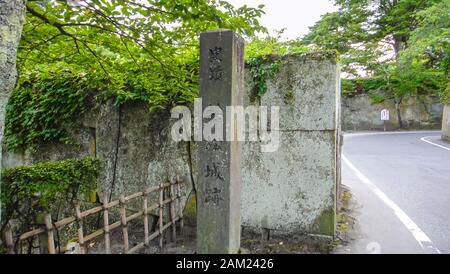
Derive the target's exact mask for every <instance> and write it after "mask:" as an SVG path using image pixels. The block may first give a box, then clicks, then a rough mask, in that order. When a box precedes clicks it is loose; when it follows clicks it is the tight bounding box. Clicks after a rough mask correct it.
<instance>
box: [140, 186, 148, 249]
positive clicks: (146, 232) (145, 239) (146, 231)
mask: <svg viewBox="0 0 450 274" xmlns="http://www.w3.org/2000/svg"><path fill="white" fill-rule="evenodd" d="M147 196H148V189H146V190H144V198H143V202H142V207H143V210H144V246H146V247H148V245H149V242H150V241H149V239H148V238H149V236H148V234H149V231H148V198H147Z"/></svg>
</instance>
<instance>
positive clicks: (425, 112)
mask: <svg viewBox="0 0 450 274" xmlns="http://www.w3.org/2000/svg"><path fill="white" fill-rule="evenodd" d="M385 108H386V109H389V110H390V121H387V122H386V129H387V130H396V129H398V128H399V123H398V118H397V110H396V108H395V103H394V102H393V101H392V100H386V101H385V102H383V103H382V104H373V103H372V101H371V99H370V98H369V96H367V95H356V96H354V97H349V98H342V115H343V116H342V122H343V125H342V128H343V130H344V131H358V130H383V127H384V125H383V121H381V118H380V113H381V110H383V109H385ZM442 110H443V106H442V104H441V103H440V101H439V98H438V97H437V96H436V97H435V96H420V97H412V98H408V99H407V100H405V101H404V102H403V103H402V104H401V105H400V111H401V112H400V115H401V118H402V121H403V127H404V129H439V128H440V126H441V122H442Z"/></svg>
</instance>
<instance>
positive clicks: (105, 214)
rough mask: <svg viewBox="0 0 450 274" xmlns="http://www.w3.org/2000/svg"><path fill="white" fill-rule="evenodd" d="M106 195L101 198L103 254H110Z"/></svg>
mask: <svg viewBox="0 0 450 274" xmlns="http://www.w3.org/2000/svg"><path fill="white" fill-rule="evenodd" d="M107 206H108V195H106V194H105V196H104V197H103V231H104V232H105V253H106V254H111V240H110V238H109V211H108V207H107Z"/></svg>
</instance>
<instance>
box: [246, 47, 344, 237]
mask: <svg viewBox="0 0 450 274" xmlns="http://www.w3.org/2000/svg"><path fill="white" fill-rule="evenodd" d="M339 76H340V73H339V65H338V64H337V62H336V56H334V55H332V54H331V55H327V54H321V53H311V54H303V55H294V56H288V57H286V58H284V60H283V62H282V65H281V69H280V72H279V73H278V75H277V76H276V77H275V78H274V79H273V80H271V81H269V83H268V91H267V93H266V94H265V95H263V96H262V98H261V101H260V104H261V105H262V106H268V107H271V106H280V131H281V132H280V133H281V137H280V139H281V140H280V146H279V150H278V151H276V152H274V153H262V152H261V150H260V144H259V143H251V142H247V143H245V144H244V152H243V166H242V176H243V178H242V205H241V207H242V210H241V212H242V224H243V225H244V226H248V227H251V228H264V229H270V230H277V231H282V232H290V233H306V234H320V235H334V231H335V222H336V220H335V213H336V197H337V186H338V184H339V182H338V181H339V170H340V164H339V159H338V156H339V154H340V145H339V132H340V77H339ZM246 81H247V87H248V88H247V91H249V90H250V87H251V86H252V85H253V84H252V83H251V79H249V77H247V78H246ZM247 95H249V92H247ZM246 103H247V104H249V105H251V104H254V103H251V102H250V99H249V98H247V100H246ZM269 109H270V108H269Z"/></svg>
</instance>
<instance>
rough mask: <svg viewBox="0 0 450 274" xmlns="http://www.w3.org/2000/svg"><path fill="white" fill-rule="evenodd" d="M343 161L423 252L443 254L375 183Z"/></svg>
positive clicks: (345, 159)
mask: <svg viewBox="0 0 450 274" xmlns="http://www.w3.org/2000/svg"><path fill="white" fill-rule="evenodd" d="M342 160H344V162H345V163H346V164H347V165H348V167H350V169H352V170H353V172H355V174H356V176H357V177H358V178H359V179H360V180H361V182H363V183H364V184H365V185H367V187H369V189H370V190H371V191H372V192H373V193H374V194H375V195H376V196H378V198H380V199H381V200H382V201H383V202H384V203H385V204H386V205H387V206H388V207H389V208H391V209H392V210H393V211H394V213H395V215H396V216H397V218H398V219H399V220H400V221H401V222H402V223H403V225H404V226H405V227H406V229H408V230H409V232H411V234H412V235H413V237H414V238H415V239H416V241H417V242H418V243H419V245H420V247H422V249H423V250H426V249H431V251H434V252H436V253H441V252H440V251H439V249H437V248H436V247H434V244H433V242H432V241H431V240H430V238H429V237H428V236H427V235H426V234H425V233H424V232H423V231H422V229H420V227H418V226H417V225H416V223H414V221H413V220H412V219H411V218H410V217H409V216H408V215H407V214H406V213H405V212H404V211H403V210H402V209H401V208H400V207H399V206H398V205H397V204H396V203H395V202H394V201H392V200H391V199H390V198H389V197H388V196H387V195H386V194H384V192H383V191H381V190H380V189H379V188H378V187H377V186H376V185H375V184H374V183H372V182H371V181H370V180H369V178H367V177H366V176H364V174H362V173H361V172H360V171H359V170H358V169H357V168H356V167H355V166H354V165H353V164H352V163H351V162H350V161H349V160H348V159H347V157H345V155H342Z"/></svg>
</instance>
